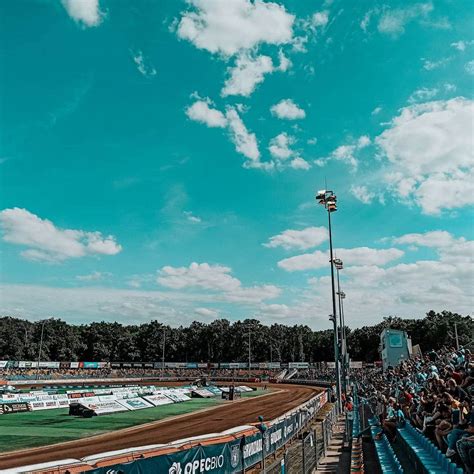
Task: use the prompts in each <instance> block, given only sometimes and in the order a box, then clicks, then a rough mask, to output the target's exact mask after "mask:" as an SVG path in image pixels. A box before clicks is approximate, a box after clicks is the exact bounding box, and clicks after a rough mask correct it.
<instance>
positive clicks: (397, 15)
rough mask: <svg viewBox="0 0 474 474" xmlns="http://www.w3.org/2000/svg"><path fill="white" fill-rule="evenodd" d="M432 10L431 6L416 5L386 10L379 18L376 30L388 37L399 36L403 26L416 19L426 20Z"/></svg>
mask: <svg viewBox="0 0 474 474" xmlns="http://www.w3.org/2000/svg"><path fill="white" fill-rule="evenodd" d="M432 10H433V5H432V4H431V3H430V2H428V3H416V4H414V5H411V6H409V7H407V8H394V9H388V10H386V11H385V12H384V13H383V14H382V15H381V17H380V19H379V22H378V25H377V28H378V30H379V32H380V33H384V34H387V35H390V36H394V37H396V36H399V35H400V34H402V33H404V32H405V26H406V25H407V24H408V23H410V22H411V21H413V20H415V19H417V18H426V17H427V16H428V15H429V13H430V12H431V11H432Z"/></svg>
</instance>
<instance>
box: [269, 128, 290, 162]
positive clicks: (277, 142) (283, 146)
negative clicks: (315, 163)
mask: <svg viewBox="0 0 474 474" xmlns="http://www.w3.org/2000/svg"><path fill="white" fill-rule="evenodd" d="M294 143H295V138H294V137H292V136H291V135H288V134H287V133H285V132H283V133H280V134H279V135H277V136H276V137H273V138H272V139H271V140H270V146H269V147H268V150H269V151H270V154H271V155H272V156H273V157H274V158H277V159H278V160H286V159H287V158H290V157H291V156H292V155H293V150H292V149H291V145H293V144H294Z"/></svg>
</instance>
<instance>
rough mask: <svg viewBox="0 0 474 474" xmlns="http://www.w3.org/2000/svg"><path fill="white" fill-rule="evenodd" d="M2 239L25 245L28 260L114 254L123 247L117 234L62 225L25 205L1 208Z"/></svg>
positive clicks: (57, 259)
mask: <svg viewBox="0 0 474 474" xmlns="http://www.w3.org/2000/svg"><path fill="white" fill-rule="evenodd" d="M0 226H1V227H2V229H3V240H4V241H5V242H9V243H12V244H17V245H24V246H26V247H27V250H24V251H23V252H21V255H22V256H23V257H24V258H26V259H29V260H35V261H45V262H62V261H64V260H67V259H69V258H79V257H85V256H87V255H115V254H117V253H119V252H120V251H121V250H122V247H121V246H120V245H119V244H118V243H117V242H116V240H115V237H113V236H111V235H109V236H107V237H103V236H102V234H101V233H100V232H86V231H83V230H72V229H59V228H58V227H56V226H55V225H54V224H53V223H52V222H51V221H49V220H47V219H41V218H40V217H38V216H37V215H35V214H32V213H31V212H29V211H27V210H26V209H20V208H17V207H15V208H13V209H4V210H3V211H1V212H0Z"/></svg>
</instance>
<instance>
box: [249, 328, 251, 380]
mask: <svg viewBox="0 0 474 474" xmlns="http://www.w3.org/2000/svg"><path fill="white" fill-rule="evenodd" d="M250 343H251V340H250V328H249V378H250V362H251V359H252V349H251V347H250Z"/></svg>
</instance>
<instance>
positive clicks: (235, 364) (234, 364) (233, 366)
mask: <svg viewBox="0 0 474 474" xmlns="http://www.w3.org/2000/svg"><path fill="white" fill-rule="evenodd" d="M246 367H247V364H242V363H240V362H231V363H230V364H229V369H241V368H242V369H245V368H246Z"/></svg>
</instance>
